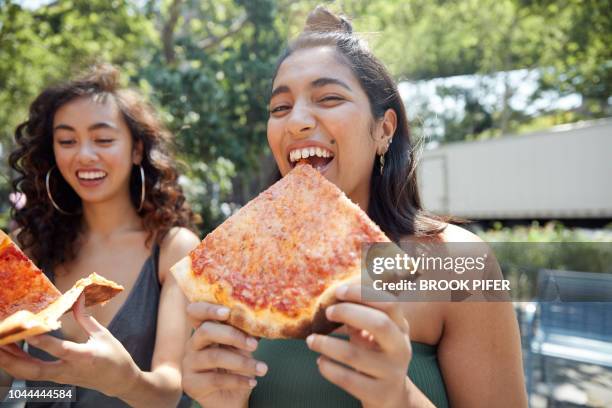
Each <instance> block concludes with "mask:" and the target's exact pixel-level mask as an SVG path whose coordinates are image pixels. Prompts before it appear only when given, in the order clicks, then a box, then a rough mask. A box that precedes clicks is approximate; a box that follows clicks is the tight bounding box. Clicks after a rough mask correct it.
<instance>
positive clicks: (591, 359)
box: [526, 270, 612, 397]
mask: <svg viewBox="0 0 612 408" xmlns="http://www.w3.org/2000/svg"><path fill="white" fill-rule="evenodd" d="M528 318H529V319H530V321H529V322H528V325H527V327H528V335H527V346H528V350H529V351H528V352H529V355H528V356H527V361H526V371H527V372H526V380H527V391H528V394H529V396H530V397H531V393H532V391H533V371H534V360H535V357H536V356H539V357H540V361H541V362H542V363H543V362H544V359H545V358H546V357H554V358H560V359H565V360H572V361H579V362H583V363H587V364H596V365H601V366H605V367H612V274H606V273H590V272H574V271H555V270H540V271H539V273H538V291H537V302H536V309H535V313H533V314H531V316H528ZM541 368H542V374H543V377H545V378H546V383H547V386H548V388H549V390H550V388H551V387H550V376H548V375H546V373H545V372H544V371H545V366H544V364H541Z"/></svg>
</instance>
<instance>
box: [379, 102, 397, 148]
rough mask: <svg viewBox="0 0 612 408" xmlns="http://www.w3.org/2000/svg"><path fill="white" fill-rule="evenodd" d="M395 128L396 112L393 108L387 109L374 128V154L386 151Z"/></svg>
mask: <svg viewBox="0 0 612 408" xmlns="http://www.w3.org/2000/svg"><path fill="white" fill-rule="evenodd" d="M395 129H397V114H396V113H395V110H393V109H387V111H386V112H385V114H384V115H383V117H382V119H380V121H379V123H378V126H377V128H376V154H379V155H383V154H385V153H386V152H387V149H388V148H389V145H390V144H391V139H392V138H393V135H394V134H395Z"/></svg>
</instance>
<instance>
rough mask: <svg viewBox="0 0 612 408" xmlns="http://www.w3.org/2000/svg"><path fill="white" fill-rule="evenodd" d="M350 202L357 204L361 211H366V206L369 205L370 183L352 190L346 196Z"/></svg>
mask: <svg viewBox="0 0 612 408" xmlns="http://www.w3.org/2000/svg"><path fill="white" fill-rule="evenodd" d="M348 197H349V198H350V199H351V201H352V202H354V203H355V204H357V205H358V206H359V207H361V209H362V210H363V211H365V212H366V213H367V212H368V207H369V205H370V184H369V183H367V184H365V185H363V186H361V188H359V189H357V190H355V191H353V192H352V193H351V194H350V195H349V196H348Z"/></svg>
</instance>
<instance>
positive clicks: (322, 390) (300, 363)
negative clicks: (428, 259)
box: [249, 339, 448, 408]
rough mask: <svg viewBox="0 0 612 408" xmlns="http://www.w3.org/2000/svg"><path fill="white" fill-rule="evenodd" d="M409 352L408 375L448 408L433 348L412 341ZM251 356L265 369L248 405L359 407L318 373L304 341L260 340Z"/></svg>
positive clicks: (435, 350) (434, 401)
mask: <svg viewBox="0 0 612 408" xmlns="http://www.w3.org/2000/svg"><path fill="white" fill-rule="evenodd" d="M412 351H413V356H412V360H411V362H410V367H409V369H408V376H409V377H410V379H411V380H412V381H413V382H414V383H415V385H416V386H417V387H419V389H420V390H421V391H423V393H424V394H425V395H426V396H427V397H428V398H429V399H430V400H431V401H432V402H433V403H434V404H435V405H436V407H448V401H447V398H446V388H445V386H444V381H443V379H442V374H441V372H440V367H439V366H438V358H437V353H436V352H437V347H436V346H431V345H428V344H423V343H417V342H412ZM254 356H255V358H257V359H258V360H261V361H265V362H266V364H268V367H269V369H268V373H267V374H266V375H265V376H264V377H262V378H258V380H257V381H258V383H257V387H255V388H254V389H253V392H252V394H251V399H250V401H249V407H251V408H253V407H303V408H323V407H334V408H337V407H360V406H361V404H360V403H359V401H357V400H356V399H355V398H353V397H352V396H351V395H350V394H348V393H346V392H345V391H344V390H342V389H341V388H339V387H337V386H336V385H334V384H332V383H330V382H329V381H327V380H326V379H325V378H323V377H322V376H321V374H319V370H318V367H317V363H316V359H317V357H319V354H318V353H315V352H313V351H311V350H310V349H309V348H308V347H307V346H306V343H305V342H304V340H264V339H262V340H261V341H260V343H259V347H258V348H257V351H256V352H255V353H254ZM381 398H384V396H381ZM381 402H382V400H381Z"/></svg>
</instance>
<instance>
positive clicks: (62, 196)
mask: <svg viewBox="0 0 612 408" xmlns="http://www.w3.org/2000/svg"><path fill="white" fill-rule="evenodd" d="M80 97H91V98H97V99H104V98H113V100H114V101H115V102H116V104H117V106H118V108H119V110H120V112H121V114H122V116H123V119H124V120H125V122H126V124H127V126H128V128H129V130H130V133H131V136H132V140H133V142H134V144H135V143H136V142H141V143H142V145H143V159H142V163H141V165H142V167H143V169H144V172H145V180H146V182H145V191H146V195H145V200H144V204H143V207H142V210H141V211H140V212H139V215H140V217H141V218H142V221H143V226H144V228H145V230H146V231H147V232H148V237H147V242H146V243H147V245H150V243H151V242H152V241H155V242H157V243H161V241H162V239H163V238H164V236H165V235H166V233H167V232H168V231H169V230H170V229H171V228H172V227H175V226H181V227H188V228H191V229H193V228H194V225H193V221H194V216H193V213H192V212H191V210H190V209H189V207H188V206H187V204H186V202H185V197H184V195H183V192H182V190H181V187H180V186H179V185H178V172H177V170H176V168H175V165H174V160H173V158H172V153H171V149H170V147H171V140H172V135H171V134H170V132H169V131H168V130H166V128H165V127H164V126H163V125H162V123H161V122H160V120H159V119H158V118H157V116H156V114H155V110H154V109H153V107H152V106H150V105H149V104H147V103H146V102H145V101H144V99H143V98H142V97H141V96H140V95H139V94H138V93H137V92H135V91H133V90H130V89H126V88H122V87H121V86H120V82H119V71H118V70H117V69H116V68H114V67H113V66H111V65H107V64H101V65H96V66H95V67H93V68H92V69H90V71H89V72H88V73H87V74H86V75H84V76H83V77H82V78H80V79H77V80H74V81H69V82H66V83H63V84H60V85H56V86H51V87H49V88H47V89H45V90H44V91H43V92H42V93H41V94H40V95H39V96H38V97H37V98H36V99H35V100H34V102H33V103H32V105H31V106H30V111H29V116H28V119H27V120H26V121H25V122H23V123H22V124H20V125H19V126H17V129H16V131H15V142H16V144H17V147H16V149H15V150H14V151H13V152H12V153H11V155H10V157H9V163H10V165H11V167H12V169H13V170H14V173H15V174H14V177H13V181H12V185H13V189H14V190H15V191H18V192H21V193H23V194H25V196H26V204H25V206H24V207H23V208H20V209H17V208H13V217H14V220H15V221H16V222H17V225H18V226H19V227H20V231H19V233H18V236H17V238H18V240H19V242H20V244H21V246H22V248H23V249H26V250H29V252H30V253H31V255H32V257H33V259H34V260H35V261H36V262H39V263H44V265H45V266H48V267H53V266H55V265H58V264H61V263H63V262H66V261H70V260H72V259H74V257H75V256H76V254H77V253H78V248H79V243H78V240H77V237H78V234H79V232H80V231H81V227H82V217H81V216H80V215H79V214H80V209H81V205H82V204H81V200H80V198H79V196H78V195H77V194H76V192H75V191H74V190H73V189H72V187H70V185H68V183H67V182H66V181H65V180H64V179H63V178H62V176H61V174H60V173H59V171H57V170H54V171H52V176H53V177H52V179H53V180H54V182H53V183H52V185H51V191H52V195H53V198H54V200H55V201H56V202H57V203H58V204H59V205H60V207H61V208H62V209H64V210H65V211H67V212H70V213H73V214H75V215H66V214H62V213H60V212H58V211H57V210H55V209H54V208H53V206H52V204H51V202H50V201H49V198H48V197H47V191H46V187H45V176H46V174H47V172H48V171H49V169H52V168H53V167H54V166H55V156H54V154H53V118H54V116H55V113H56V112H57V110H58V109H59V108H60V107H62V106H63V105H65V104H66V103H68V102H70V101H72V100H74V99H76V98H80ZM140 191H141V178H140V173H139V170H138V168H137V167H134V168H133V169H132V175H131V177H130V196H131V199H132V203H133V204H134V206H135V207H136V208H138V206H139V205H140Z"/></svg>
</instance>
